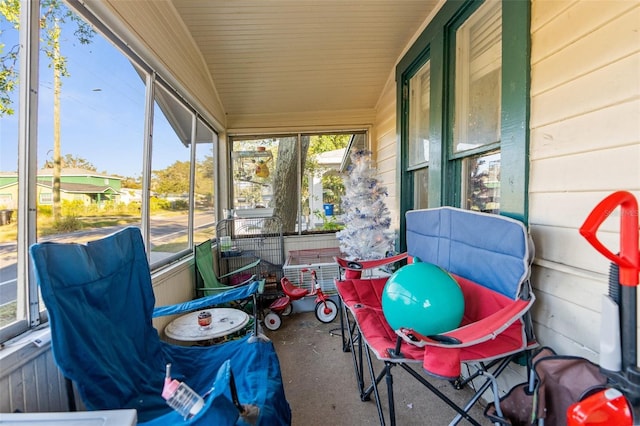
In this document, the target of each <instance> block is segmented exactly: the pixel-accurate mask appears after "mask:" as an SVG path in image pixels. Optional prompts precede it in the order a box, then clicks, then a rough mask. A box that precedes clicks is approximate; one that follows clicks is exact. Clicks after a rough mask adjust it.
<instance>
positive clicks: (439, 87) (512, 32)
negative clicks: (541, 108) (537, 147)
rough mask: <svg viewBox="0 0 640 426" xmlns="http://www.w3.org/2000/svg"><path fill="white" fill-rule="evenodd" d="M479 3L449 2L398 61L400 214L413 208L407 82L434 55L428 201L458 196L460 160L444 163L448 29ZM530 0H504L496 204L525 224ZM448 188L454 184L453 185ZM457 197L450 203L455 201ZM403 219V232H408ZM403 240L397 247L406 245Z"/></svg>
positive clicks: (441, 202)
mask: <svg viewBox="0 0 640 426" xmlns="http://www.w3.org/2000/svg"><path fill="white" fill-rule="evenodd" d="M482 3H483V1H480V0H466V1H461V0H449V1H447V3H445V4H444V5H443V7H442V8H441V9H440V11H439V12H438V14H437V15H436V16H435V17H434V18H433V20H432V21H431V23H430V24H429V25H428V26H427V27H426V28H425V30H424V31H423V33H422V34H421V35H420V36H419V37H418V39H417V40H416V42H415V43H414V44H413V45H412V46H411V47H410V48H409V50H408V51H407V53H406V54H405V56H404V57H403V58H402V59H401V60H400V62H399V63H398V65H397V66H396V76H397V77H396V79H397V81H396V84H397V129H398V139H399V141H400V144H399V152H398V172H397V178H398V182H400V188H399V194H400V197H401V198H400V214H401V218H403V217H404V215H405V213H406V212H407V211H408V210H411V209H412V208H413V199H414V197H413V176H412V173H411V171H409V170H408V168H407V164H408V161H407V157H406V156H407V132H408V118H407V117H408V90H407V88H408V81H409V79H410V78H411V76H412V75H413V74H414V73H415V72H416V70H417V69H418V68H419V67H420V66H422V64H424V63H425V62H426V61H427V60H430V61H431V116H430V131H429V135H430V155H429V179H428V181H429V194H428V196H429V206H430V207H437V206H441V205H454V203H457V202H458V201H457V200H459V199H460V197H459V195H460V194H459V191H460V170H459V167H460V166H459V162H457V161H453V162H451V163H452V165H451V166H447V165H446V164H447V163H448V161H447V158H448V155H447V150H448V149H449V146H450V144H451V140H452V135H451V133H452V125H451V123H452V120H453V117H452V111H453V108H452V107H453V102H454V100H453V98H452V91H451V87H450V84H451V82H452V81H453V80H452V78H453V76H452V73H453V72H454V70H453V69H452V68H453V67H452V66H451V64H452V63H453V61H452V58H451V55H453V51H452V48H453V41H452V40H451V37H452V34H454V32H452V30H454V29H455V28H454V27H455V26H458V25H460V24H461V23H462V22H464V20H465V19H466V18H467V17H468V16H470V15H471V14H472V13H473V12H474V11H475V10H476V9H477V8H478V7H479V6H480V5H481V4H482ZM530 17H531V5H530V1H529V0H526V1H508V0H503V1H502V58H503V60H502V97H501V103H502V107H501V108H502V110H501V111H502V112H501V140H500V151H501V163H502V166H501V179H500V180H501V206H500V210H501V213H500V214H502V215H505V216H509V217H513V218H516V219H519V220H522V221H524V222H525V223H527V220H528V175H529V113H530V106H529V88H530V50H531V49H530V20H531V19H530ZM451 188H457V189H455V190H454V191H451ZM454 200H455V201H454ZM405 231H406V229H405V224H404V220H401V221H400V235H404V234H405ZM404 244H405V243H404V241H402V242H401V247H400V248H401V249H403V248H404Z"/></svg>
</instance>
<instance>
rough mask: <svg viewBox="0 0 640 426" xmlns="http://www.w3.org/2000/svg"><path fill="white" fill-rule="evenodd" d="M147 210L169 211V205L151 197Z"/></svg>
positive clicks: (163, 200)
mask: <svg viewBox="0 0 640 426" xmlns="http://www.w3.org/2000/svg"><path fill="white" fill-rule="evenodd" d="M149 208H150V209H151V211H152V212H156V211H158V210H169V209H171V203H170V202H169V201H167V200H165V199H163V198H157V197H151V198H150V200H149Z"/></svg>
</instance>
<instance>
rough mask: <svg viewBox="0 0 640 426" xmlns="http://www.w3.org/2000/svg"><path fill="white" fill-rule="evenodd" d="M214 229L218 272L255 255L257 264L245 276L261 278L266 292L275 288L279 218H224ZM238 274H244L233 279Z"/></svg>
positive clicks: (281, 246) (281, 255)
mask: <svg viewBox="0 0 640 426" xmlns="http://www.w3.org/2000/svg"><path fill="white" fill-rule="evenodd" d="M216 232H217V237H218V268H219V272H220V274H219V275H224V274H226V273H228V272H230V271H233V270H236V269H238V268H241V267H242V266H245V265H248V264H249V263H251V262H253V261H254V260H256V259H258V258H259V259H260V263H259V264H258V266H256V267H255V268H253V269H249V270H247V271H246V272H247V274H248V276H251V275H253V274H255V275H256V277H258V278H259V279H264V280H265V293H266V294H270V293H276V292H277V291H278V289H279V283H280V279H281V278H282V276H283V273H282V266H283V264H284V243H283V237H282V222H281V220H280V218H278V217H275V216H272V217H252V218H232V219H224V220H221V221H220V222H218V224H217V225H216ZM238 275H240V274H238ZM242 278H248V277H238V278H237V280H239V281H241V280H242ZM226 284H235V282H227V283H226Z"/></svg>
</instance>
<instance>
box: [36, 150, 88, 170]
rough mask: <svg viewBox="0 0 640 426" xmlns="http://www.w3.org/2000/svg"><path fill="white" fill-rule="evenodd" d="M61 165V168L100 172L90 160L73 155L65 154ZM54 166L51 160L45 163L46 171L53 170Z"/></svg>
mask: <svg viewBox="0 0 640 426" xmlns="http://www.w3.org/2000/svg"><path fill="white" fill-rule="evenodd" d="M60 163H61V167H68V168H74V169H84V170H91V171H94V172H95V171H97V170H98V169H97V168H96V166H94V165H93V164H92V163H91V162H90V161H89V160H87V159H85V158H82V157H79V156H77V155H73V154H65V155H64V157H62V158H61V159H60ZM53 166H54V164H53V161H51V160H47V161H45V163H44V168H45V169H53Z"/></svg>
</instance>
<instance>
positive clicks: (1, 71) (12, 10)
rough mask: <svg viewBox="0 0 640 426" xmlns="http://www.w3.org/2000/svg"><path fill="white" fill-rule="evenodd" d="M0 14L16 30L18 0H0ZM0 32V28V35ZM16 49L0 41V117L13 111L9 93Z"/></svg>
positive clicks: (14, 77) (14, 81)
mask: <svg viewBox="0 0 640 426" xmlns="http://www.w3.org/2000/svg"><path fill="white" fill-rule="evenodd" d="M0 15H2V16H3V17H4V19H5V20H6V21H7V22H9V23H11V24H12V27H13V28H14V29H16V30H17V29H18V25H19V23H20V1H19V0H0ZM2 32H3V31H2V29H0V35H2ZM7 49H8V50H7ZM18 51H19V47H18V45H16V46H12V47H9V48H7V46H6V45H5V44H4V43H2V42H0V117H2V116H4V115H13V114H14V113H15V110H14V109H13V108H12V107H11V96H10V95H11V93H12V92H13V91H14V90H15V88H16V86H17V80H18V73H17V70H16V67H17V65H18Z"/></svg>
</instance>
